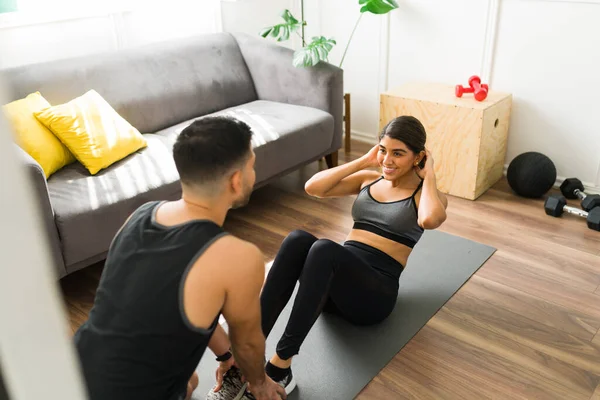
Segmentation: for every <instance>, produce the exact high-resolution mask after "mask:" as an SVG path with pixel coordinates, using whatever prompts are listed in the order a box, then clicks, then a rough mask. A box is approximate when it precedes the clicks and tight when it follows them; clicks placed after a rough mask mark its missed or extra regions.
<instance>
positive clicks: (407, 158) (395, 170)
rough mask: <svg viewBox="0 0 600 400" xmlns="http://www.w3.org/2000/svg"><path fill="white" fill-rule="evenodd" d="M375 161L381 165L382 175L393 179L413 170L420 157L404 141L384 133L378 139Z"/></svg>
mask: <svg viewBox="0 0 600 400" xmlns="http://www.w3.org/2000/svg"><path fill="white" fill-rule="evenodd" d="M377 161H378V162H379V165H380V166H381V169H382V172H383V177H384V178H385V179H388V180H393V179H397V178H399V177H401V176H403V175H404V174H407V173H409V172H411V171H413V168H414V167H415V163H417V164H418V161H420V157H418V155H417V154H415V153H414V152H413V151H412V150H410V149H409V148H408V147H407V146H406V144H404V142H402V141H400V140H397V139H392V138H391V137H389V136H387V135H386V136H384V137H383V138H382V139H381V140H380V141H379V153H377Z"/></svg>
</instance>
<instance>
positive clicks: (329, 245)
mask: <svg viewBox="0 0 600 400" xmlns="http://www.w3.org/2000/svg"><path fill="white" fill-rule="evenodd" d="M340 247H341V246H340V245H339V244H337V243H336V242H334V241H332V240H329V239H319V240H317V241H316V242H314V243H313V245H312V246H311V247H310V250H309V251H308V256H309V257H310V258H312V259H315V258H316V259H318V260H331V259H334V258H335V255H336V254H337V252H338V251H339V249H340Z"/></svg>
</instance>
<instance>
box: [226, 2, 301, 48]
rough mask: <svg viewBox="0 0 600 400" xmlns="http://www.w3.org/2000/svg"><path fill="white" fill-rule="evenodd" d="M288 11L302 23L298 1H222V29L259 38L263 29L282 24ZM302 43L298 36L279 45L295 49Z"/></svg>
mask: <svg viewBox="0 0 600 400" xmlns="http://www.w3.org/2000/svg"><path fill="white" fill-rule="evenodd" d="M286 9H288V10H290V12H291V13H292V15H294V17H296V18H297V19H298V20H299V21H300V6H299V2H298V1H296V0H238V1H235V0H222V1H221V18H222V29H223V31H224V32H243V33H247V34H249V35H256V36H257V37H258V35H259V32H260V31H261V30H262V29H263V28H266V27H268V26H273V25H276V24H279V23H282V22H283V19H282V18H281V13H282V12H283V11H284V10H286ZM269 40H273V41H274V40H275V39H273V38H270V39H269ZM300 42H301V40H299V39H298V38H297V36H293V37H292V38H290V40H289V41H286V42H280V43H279V44H280V45H282V46H285V47H289V48H294V47H295V46H297V45H298V44H299V43H300Z"/></svg>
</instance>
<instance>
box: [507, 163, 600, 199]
mask: <svg viewBox="0 0 600 400" xmlns="http://www.w3.org/2000/svg"><path fill="white" fill-rule="evenodd" d="M507 170H508V164H504V171H503V174H504V176H506V171H507ZM565 179H567V178H566V177H564V176H557V177H556V182H554V187H555V188H560V185H561V184H562V183H563V182H564V181H565ZM582 183H583V187H584V188H585V192H586V193H587V194H600V187H598V186H596V185H594V184H593V183H590V182H582Z"/></svg>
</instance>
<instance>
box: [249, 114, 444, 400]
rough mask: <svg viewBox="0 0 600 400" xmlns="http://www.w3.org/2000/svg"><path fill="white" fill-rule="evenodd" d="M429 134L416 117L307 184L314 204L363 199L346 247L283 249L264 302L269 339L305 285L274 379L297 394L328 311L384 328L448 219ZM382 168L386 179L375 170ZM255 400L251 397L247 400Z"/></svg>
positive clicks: (294, 238) (309, 240)
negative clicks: (309, 341)
mask: <svg viewBox="0 0 600 400" xmlns="http://www.w3.org/2000/svg"><path fill="white" fill-rule="evenodd" d="M425 139H426V134H425V128H424V127H423V125H422V124H421V123H420V122H419V121H418V120H417V119H416V118H413V117H409V116H402V117H398V118H396V119H394V120H392V121H391V122H390V123H388V125H387V126H386V127H385V128H384V129H383V130H382V132H381V134H380V137H379V144H378V145H376V146H375V147H373V148H372V149H371V150H370V151H369V152H368V153H367V154H365V155H364V156H362V157H360V158H359V159H357V160H354V161H352V162H349V163H347V164H344V165H340V166H338V167H335V168H331V169H327V170H324V171H321V172H319V173H317V174H316V175H314V176H313V177H312V178H311V179H309V180H308V182H306V186H305V189H306V192H307V193H308V194H310V195H312V196H315V197H319V198H325V197H340V196H349V195H358V196H357V197H356V200H355V202H354V204H353V206H352V217H353V219H354V226H353V228H352V230H351V231H350V233H349V235H348V237H347V239H346V241H345V242H344V243H343V244H338V243H336V242H333V241H331V240H328V239H317V238H316V237H315V236H313V235H311V234H310V233H307V232H304V231H299V230H297V231H294V232H292V233H291V234H290V235H288V236H287V237H286V238H285V240H284V241H283V243H282V245H281V249H280V250H279V252H278V254H277V256H276V257H275V260H274V261H273V265H272V267H271V270H270V271H269V274H268V276H267V279H266V282H265V285H264V287H263V290H262V294H261V312H262V329H263V333H264V335H265V337H267V336H268V335H269V333H270V332H271V329H272V328H273V326H274V325H275V322H276V321H277V318H278V317H279V315H280V314H281V312H282V310H283V308H284V307H285V305H286V304H287V303H288V301H289V299H290V297H291V296H292V293H293V291H294V288H295V286H296V283H297V282H298V281H299V282H300V285H299V288H298V293H297V295H296V299H295V301H294V304H293V308H292V311H291V314H290V318H289V320H288V322H287V326H286V328H285V332H284V334H283V336H282V337H281V339H280V340H279V342H278V344H277V348H276V354H275V355H273V357H272V358H271V359H270V361H269V362H268V363H267V365H266V373H267V375H269V376H270V377H271V379H273V380H274V381H275V382H277V383H279V384H280V385H281V386H283V387H285V389H286V392H287V393H290V392H291V391H292V390H293V389H294V387H295V385H296V384H295V381H294V379H293V376H292V371H291V364H292V357H293V356H294V355H296V354H298V352H299V350H300V346H301V345H302V342H303V341H304V339H305V338H306V336H307V334H308V332H309V331H310V329H311V328H312V326H313V324H314V323H315V321H316V320H317V318H318V317H319V315H320V314H321V312H322V311H327V312H331V313H335V314H338V315H339V316H341V317H342V318H344V319H346V320H347V321H349V322H350V323H353V324H359V325H369V324H377V323H379V322H381V321H383V320H384V319H385V318H387V317H388V316H389V315H390V313H391V312H392V310H393V309H394V306H395V305H396V299H397V296H398V287H399V282H398V280H399V278H400V274H401V273H402V271H403V269H404V266H405V265H406V263H407V260H408V258H409V255H410V253H411V251H412V249H413V247H414V246H415V244H417V242H418V241H419V239H420V237H421V235H422V234H423V232H424V230H425V229H435V228H437V227H439V226H440V225H441V224H442V223H443V222H444V220H445V219H446V206H447V200H446V197H445V196H444V195H443V194H442V193H440V192H439V191H438V189H437V187H436V177H435V173H434V168H433V158H432V156H431V154H430V153H429V151H427V150H426V149H425ZM373 167H381V170H382V173H379V172H377V171H373V170H369V169H370V168H373ZM243 398H252V396H251V395H248V394H247V393H246V397H243Z"/></svg>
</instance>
